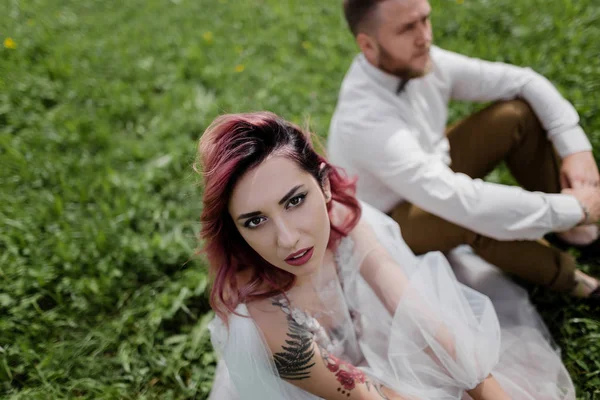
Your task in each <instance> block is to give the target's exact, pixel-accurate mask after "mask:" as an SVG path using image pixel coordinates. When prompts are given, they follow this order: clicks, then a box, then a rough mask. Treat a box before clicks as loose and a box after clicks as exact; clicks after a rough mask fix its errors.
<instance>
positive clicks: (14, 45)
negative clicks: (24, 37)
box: [4, 37, 17, 49]
mask: <svg viewBox="0 0 600 400" xmlns="http://www.w3.org/2000/svg"><path fill="white" fill-rule="evenodd" d="M4 47H6V48H7V49H16V48H17V43H16V42H15V41H14V40H13V39H12V38H9V37H7V38H6V39H4Z"/></svg>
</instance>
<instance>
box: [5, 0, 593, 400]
mask: <svg viewBox="0 0 600 400" xmlns="http://www.w3.org/2000/svg"><path fill="white" fill-rule="evenodd" d="M5 3H6V4H5V5H4V8H3V12H2V13H0V40H2V41H5V39H7V38H11V39H12V40H13V41H14V44H16V48H13V49H11V48H6V47H0V397H1V398H6V399H11V400H16V399H48V398H52V399H54V398H56V399H63V398H87V399H113V398H123V399H155V398H160V399H192V398H196V399H203V398H205V397H206V395H207V393H208V391H209V390H210V386H211V379H212V376H213V373H214V361H215V357H214V355H213V353H212V350H211V346H210V341H209V338H208V332H207V329H206V326H207V323H208V321H209V319H210V318H211V313H210V312H209V308H208V304H207V300H206V287H207V278H206V272H205V270H204V268H203V264H202V262H201V260H198V259H196V258H194V257H193V253H194V249H195V247H196V241H195V236H196V234H197V231H198V229H199V226H198V222H197V221H198V216H199V213H200V199H201V190H200V189H198V188H197V186H196V183H197V179H196V177H195V176H194V175H193V173H192V170H191V163H192V161H193V158H194V155H195V154H194V152H195V143H196V140H197V138H198V137H199V136H200V134H201V132H202V131H203V129H204V128H205V127H206V126H207V124H208V123H209V122H210V121H211V120H212V119H213V118H214V117H215V116H216V115H218V114H219V113H222V112H236V111H250V110H262V109H266V110H271V111H274V112H276V113H279V114H281V115H282V116H284V117H285V118H288V119H291V120H293V121H295V122H299V123H304V122H305V121H307V120H308V121H310V124H311V126H312V128H313V129H314V130H315V131H316V132H318V133H319V134H320V135H322V136H325V135H326V132H327V127H328V123H329V119H330V117H331V113H332V112H333V108H334V105H335V100H336V96H337V91H338V88H339V84H340V82H341V80H342V78H343V75H344V73H345V71H346V69H347V67H348V66H349V64H350V62H351V60H352V56H353V54H354V53H355V52H356V47H355V45H354V43H353V41H352V38H351V37H350V35H349V33H348V32H347V30H346V27H345V23H344V21H343V19H342V14H341V10H340V7H339V2H338V1H318V0H303V1H292V0H256V1H234V0H219V1H216V0H212V1H208V0H171V1H167V0H129V1H127V2H114V1H101V0H79V1H74V0H71V1H66V0H63V1H51V0H33V1H18V0H10V1H7V2H5ZM432 5H433V7H434V15H433V23H434V34H435V36H436V41H437V43H438V44H439V45H441V46H443V47H446V48H448V49H451V50H456V51H460V52H463V53H465V54H468V55H473V56H479V57H483V58H487V59H492V60H504V61H509V62H512V63H515V64H520V65H529V66H532V67H533V68H534V69H536V70H537V71H539V72H541V73H543V74H544V75H546V76H547V77H548V78H549V79H551V80H552V81H553V82H554V83H555V84H556V85H557V86H558V88H559V89H560V90H561V91H562V93H563V94H564V95H565V96H566V97H567V98H568V99H570V100H571V101H572V102H574V104H575V106H576V108H577V110H578V111H579V112H580V114H581V117H582V124H583V126H584V128H585V129H586V131H587V133H588V134H589V136H590V138H591V140H592V142H593V144H594V146H595V148H596V149H597V150H600V113H599V108H600V104H599V103H598V97H597V95H596V93H597V91H598V89H599V88H600V58H599V57H598V54H600V4H599V3H598V2H597V1H596V0H577V1H575V0H557V1H551V2H548V1H542V0H495V1H484V0H479V1H472V0H471V1H470V0H466V1H465V2H464V3H463V4H459V3H457V2H454V1H448V0H435V1H432ZM5 44H6V45H8V47H14V46H11V43H10V41H7V42H5ZM473 109H474V106H473V105H470V104H456V105H453V107H452V109H451V113H450V116H451V120H456V119H457V118H460V117H462V116H464V115H466V114H467V113H468V112H470V111H472V110H473ZM599 154H600V153H599ZM491 179H494V180H498V181H503V182H510V178H509V177H507V175H506V172H505V171H504V170H503V169H499V170H497V171H496V172H495V173H494V174H493V176H492V177H491ZM583 268H586V269H587V270H588V271H592V272H594V273H596V274H598V275H600V271H599V270H598V269H596V270H595V271H594V270H591V269H589V268H587V267H586V266H583ZM532 296H533V299H534V301H535V302H536V304H538V305H539V307H540V309H541V311H542V313H543V315H544V318H545V320H546V322H547V323H548V324H549V326H550V327H551V330H552V332H553V334H554V336H555V338H556V340H557V342H558V343H559V344H560V345H561V346H562V348H563V356H564V361H565V363H566V365H567V367H568V369H569V371H570V373H571V375H572V377H573V379H574V381H575V383H576V385H577V388H578V391H579V392H578V394H579V397H580V398H581V399H593V398H597V397H598V396H599V395H600V340H599V339H600V313H599V311H598V309H595V310H594V309H591V308H590V307H589V306H587V305H585V304H584V303H580V302H574V301H571V300H569V299H565V298H562V297H561V296H558V295H555V294H551V293H548V292H547V291H544V290H541V289H532ZM594 393H595V395H594ZM594 396H596V397H594Z"/></svg>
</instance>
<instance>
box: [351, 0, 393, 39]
mask: <svg viewBox="0 0 600 400" xmlns="http://www.w3.org/2000/svg"><path fill="white" fill-rule="evenodd" d="M384 1H385V0H344V15H345V16H346V21H347V22H348V26H349V27H350V30H351V31H352V34H353V35H354V36H356V35H358V34H359V33H360V32H365V30H366V29H367V26H368V25H369V24H368V22H370V21H372V19H373V17H374V15H373V14H375V10H377V5H378V4H379V3H382V2H384Z"/></svg>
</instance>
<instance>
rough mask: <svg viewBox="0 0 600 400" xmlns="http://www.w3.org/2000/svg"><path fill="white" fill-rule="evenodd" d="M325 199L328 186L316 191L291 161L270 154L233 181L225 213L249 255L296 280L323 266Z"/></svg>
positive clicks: (327, 227) (326, 228)
mask: <svg viewBox="0 0 600 400" xmlns="http://www.w3.org/2000/svg"><path fill="white" fill-rule="evenodd" d="M329 197H330V192H329V185H328V184H326V187H325V188H324V189H323V190H322V189H321V187H320V186H319V184H318V183H317V181H316V180H315V178H314V177H313V176H312V175H311V174H309V173H307V172H306V171H304V170H302V169H301V168H300V167H299V166H298V165H297V164H296V163H295V162H294V161H292V160H290V159H289V158H286V157H284V156H275V157H271V158H268V159H267V160H265V161H264V162H262V163H261V164H259V165H258V166H257V167H255V168H253V169H251V170H250V171H248V172H246V173H245V174H244V175H243V176H242V178H241V179H240V180H239V181H238V183H237V185H236V186H235V187H234V189H233V192H232V195H231V199H230V201H229V214H230V215H231V218H233V221H234V223H235V225H236V227H237V229H238V231H239V232H240V234H241V235H242V237H243V238H244V239H245V240H246V242H247V243H248V244H249V245H250V247H252V248H253V249H254V251H256V252H257V253H258V254H259V255H260V256H261V257H262V258H264V259H265V260H266V261H267V262H269V263H270V264H272V265H273V266H275V267H277V268H280V269H283V270H285V271H288V272H291V273H292V274H294V275H296V276H297V277H299V278H301V277H305V276H308V275H310V274H311V273H312V272H314V271H315V270H317V269H318V268H319V267H320V266H321V264H322V262H323V258H324V255H325V250H326V249H327V243H328V241H329V233H330V225H329V215H328V213H327V208H326V201H327V198H329Z"/></svg>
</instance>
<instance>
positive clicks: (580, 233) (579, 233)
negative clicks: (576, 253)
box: [557, 225, 600, 246]
mask: <svg viewBox="0 0 600 400" xmlns="http://www.w3.org/2000/svg"><path fill="white" fill-rule="evenodd" d="M599 235H600V229H599V228H598V225H583V226H576V227H575V228H572V229H569V230H568V231H566V232H561V233H559V234H557V236H558V237H559V238H561V239H562V240H563V241H564V242H566V243H569V244H571V245H574V246H585V245H588V244H590V243H592V242H594V241H595V240H596V239H598V236H599Z"/></svg>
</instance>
